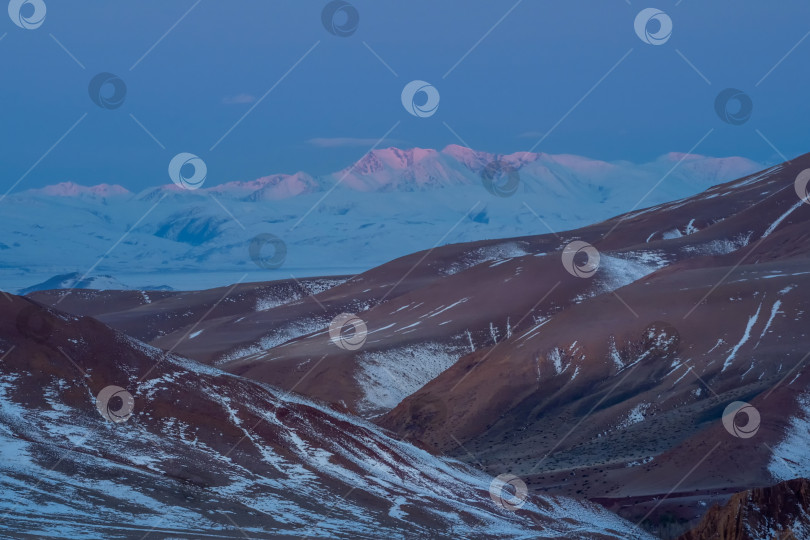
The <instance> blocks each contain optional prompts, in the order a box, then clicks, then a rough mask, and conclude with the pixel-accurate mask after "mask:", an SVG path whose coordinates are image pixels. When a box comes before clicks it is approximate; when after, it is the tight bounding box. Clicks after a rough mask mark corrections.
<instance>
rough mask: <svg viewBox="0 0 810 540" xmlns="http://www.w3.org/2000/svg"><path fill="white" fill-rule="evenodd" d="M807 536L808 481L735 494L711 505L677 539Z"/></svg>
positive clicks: (809, 518)
mask: <svg viewBox="0 0 810 540" xmlns="http://www.w3.org/2000/svg"><path fill="white" fill-rule="evenodd" d="M804 538H810V480H808V479H806V478H796V479H794V480H788V481H786V482H782V483H779V484H776V485H775V486H770V487H764V488H755V489H749V490H747V491H742V492H740V493H735V494H734V495H732V496H731V499H729V501H728V502H727V503H726V504H724V505H717V506H714V507H712V508H711V509H710V510H709V511H708V512H707V513H706V515H705V516H704V517H703V520H701V522H700V524H699V525H698V526H697V527H695V528H694V529H692V530H691V531H689V532H688V533H686V534H684V535H683V536H680V537H679V538H678V540H709V539H712V540H760V539H763V540H765V539H767V540H802V539H804Z"/></svg>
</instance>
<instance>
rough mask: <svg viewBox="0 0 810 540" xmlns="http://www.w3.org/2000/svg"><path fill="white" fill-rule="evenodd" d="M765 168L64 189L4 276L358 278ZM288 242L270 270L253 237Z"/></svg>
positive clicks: (13, 248) (155, 283) (421, 159)
mask: <svg viewBox="0 0 810 540" xmlns="http://www.w3.org/2000/svg"><path fill="white" fill-rule="evenodd" d="M760 169H762V166H761V165H759V164H757V163H754V162H752V161H750V160H747V159H744V158H738V157H732V158H711V157H705V156H699V155H692V154H677V153H671V154H667V155H664V156H662V157H661V158H659V159H657V160H655V161H653V162H650V163H645V164H633V163H630V162H625V161H618V162H605V161H599V160H594V159H588V158H584V157H579V156H573V155H549V154H542V153H526V152H523V153H514V154H509V155H501V154H492V153H487V152H481V151H475V150H472V149H469V148H465V147H461V146H457V145H450V146H448V147H446V148H444V149H443V150H441V151H437V150H432V149H421V148H413V149H408V150H402V149H397V148H387V149H377V150H372V151H370V152H369V153H367V154H366V155H365V156H364V157H363V158H362V159H361V160H360V161H358V162H357V163H355V164H353V165H351V166H350V167H347V168H346V169H344V170H341V171H337V172H335V173H333V174H330V175H325V176H321V177H313V176H310V175H309V174H307V173H304V172H298V173H295V174H289V175H288V174H276V175H270V176H266V177H263V178H259V179H256V180H252V181H249V182H228V183H224V184H220V185H217V186H213V187H210V188H207V187H203V188H202V189H198V190H193V191H188V190H184V189H182V188H180V187H178V186H176V185H174V184H170V185H166V186H160V187H155V188H150V189H146V190H143V191H141V192H139V193H131V192H129V191H128V190H126V189H125V188H123V187H121V186H116V185H108V184H100V185H96V186H91V187H87V186H80V185H77V184H74V183H69V182H65V183H60V184H55V185H52V186H48V187H45V188H39V189H32V190H28V191H23V192H18V193H12V194H11V195H9V196H8V197H6V198H5V200H3V201H2V202H0V204H2V205H3V206H4V207H3V212H2V213H1V214H0V230H2V231H3V232H2V234H0V266H2V268H3V272H4V285H5V286H6V287H7V288H9V289H11V290H15V291H22V290H30V289H32V288H49V287H50V285H48V284H47V283H46V282H48V280H51V279H53V278H54V277H55V276H61V275H65V274H74V273H75V274H78V278H77V279H76V282H79V283H80V284H81V282H83V281H85V280H87V279H92V278H95V277H98V276H105V275H106V276H112V277H113V278H114V279H116V280H118V281H119V282H120V283H121V285H122V286H124V287H130V288H143V287H147V286H148V287H149V288H156V287H171V288H175V289H199V288H207V287H214V286H217V285H224V284H227V283H233V282H236V281H239V280H240V279H245V280H248V281H249V280H254V281H256V280H268V279H286V278H289V277H290V275H293V276H295V277H296V278H301V277H306V276H317V275H325V274H349V275H354V274H357V273H359V272H362V271H365V270H368V269H369V268H372V267H374V266H377V265H380V264H383V263H384V262H386V261H389V260H391V259H394V258H397V257H400V256H403V255H406V254H408V253H413V252H415V251H419V250H422V249H428V248H431V247H433V246H438V245H444V244H448V243H453V242H462V241H473V240H480V239H494V238H505V237H511V236H519V235H528V234H540V233H544V232H548V230H549V228H551V229H552V230H554V231H557V230H564V229H572V228H576V227H579V226H584V225H587V224H589V223H592V222H594V221H598V220H601V219H607V218H609V217H610V216H613V215H616V214H618V213H621V212H626V211H629V210H631V209H633V208H636V207H645V206H649V205H652V204H658V203H662V202H667V201H671V200H675V199H678V198H682V197H686V196H689V195H693V194H695V193H698V192H700V191H701V190H703V189H706V188H708V187H709V186H711V185H715V184H717V183H720V182H722V181H727V180H731V179H734V178H738V177H741V176H745V175H748V174H751V173H753V172H755V171H757V170H760ZM261 234H272V235H274V236H275V237H277V238H279V239H280V240H281V241H283V242H284V243H285V245H286V258H285V260H284V261H283V264H282V265H281V266H280V267H278V268H270V269H268V268H260V267H259V266H257V265H256V264H254V262H253V260H252V259H251V256H250V245H251V241H252V240H253V239H254V238H256V237H257V236H258V235H261Z"/></svg>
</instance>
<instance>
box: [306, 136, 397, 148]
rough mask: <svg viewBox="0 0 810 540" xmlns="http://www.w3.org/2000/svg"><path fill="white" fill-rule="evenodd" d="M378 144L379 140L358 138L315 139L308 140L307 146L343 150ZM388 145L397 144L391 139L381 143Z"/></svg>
mask: <svg viewBox="0 0 810 540" xmlns="http://www.w3.org/2000/svg"><path fill="white" fill-rule="evenodd" d="M378 142H379V139H364V138H359V137H316V138H314V139H309V140H308V141H307V144H309V145H312V146H317V147H318V148H345V147H354V146H374V145H375V144H377V143H378ZM383 142H384V143H388V144H397V141H395V140H393V139H386V140H385V141H383Z"/></svg>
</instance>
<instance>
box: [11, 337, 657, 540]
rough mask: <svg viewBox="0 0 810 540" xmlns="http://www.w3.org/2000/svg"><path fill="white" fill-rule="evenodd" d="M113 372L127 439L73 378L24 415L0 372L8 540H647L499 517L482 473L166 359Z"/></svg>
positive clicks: (613, 524) (557, 514) (569, 505)
mask: <svg viewBox="0 0 810 540" xmlns="http://www.w3.org/2000/svg"><path fill="white" fill-rule="evenodd" d="M119 339H120V340H122V342H123V343H124V344H128V345H130V346H132V347H134V348H136V349H138V350H140V351H141V352H143V353H146V354H147V355H149V356H150V357H151V359H152V360H153V361H155V362H157V361H158V359H159V358H160V353H159V352H158V351H157V350H156V349H152V348H151V347H148V346H146V345H143V344H140V343H138V342H134V341H132V340H130V339H129V338H124V337H120V338H119ZM3 352H4V353H5V352H8V351H3ZM11 354H13V351H11ZM122 369H123V371H122V374H120V375H119V376H120V377H121V378H122V379H124V378H127V377H128V379H129V380H128V381H125V380H121V381H120V382H121V383H123V384H124V385H126V386H128V387H130V388H137V391H135V392H133V395H134V399H135V415H134V416H133V418H131V419H130V420H129V421H128V422H126V423H124V424H113V423H110V422H107V421H106V420H104V419H102V418H101V416H100V415H99V414H98V413H97V412H96V411H95V404H94V396H93V395H92V394H91V392H90V391H89V388H88V387H87V386H86V385H85V380H84V379H81V377H79V376H77V378H79V379H81V380H73V381H71V380H63V379H55V378H52V379H51V380H50V382H48V383H46V384H44V385H43V386H42V388H41V391H42V394H41V396H35V397H37V399H35V400H34V401H33V402H34V403H40V405H38V406H34V405H32V403H31V402H30V401H27V400H28V398H26V397H21V394H20V392H19V389H20V388H21V387H22V385H24V384H25V382H26V380H27V379H28V378H29V377H30V374H29V373H26V372H20V373H11V372H4V373H3V375H2V377H1V378H0V453H1V454H2V459H0V531H3V533H2V534H19V533H20V532H26V533H28V534H32V535H35V536H37V537H72V538H98V537H104V538H127V537H133V536H135V537H139V538H140V537H143V536H144V535H146V533H147V532H149V531H153V532H152V533H150V534H153V535H154V537H181V538H183V537H189V535H191V536H193V537H208V536H217V537H222V536H231V537H237V536H241V535H242V534H244V535H245V536H248V537H253V538H271V537H272V538H280V537H302V536H309V537H320V538H327V537H328V538H415V537H422V538H424V537H430V536H435V535H440V536H447V537H456V538H461V537H464V538H471V537H475V538H503V537H508V538H582V537H585V536H588V537H593V536H595V535H599V534H603V535H605V536H604V537H605V538H623V539H624V538H638V539H641V538H648V536H647V535H645V534H644V533H642V532H640V531H638V530H636V529H634V528H633V527H632V526H630V525H629V524H627V523H626V522H623V521H622V520H621V519H619V518H618V517H616V516H615V515H613V514H611V513H609V512H607V511H606V510H604V509H602V508H601V507H598V506H596V505H591V504H587V503H578V502H575V501H573V500H567V499H557V498H546V499H543V500H537V501H534V500H529V501H527V502H526V504H525V505H524V506H523V508H522V511H521V512H520V513H512V512H509V511H507V510H504V509H502V508H500V507H499V506H497V505H495V503H493V502H492V500H491V499H490V498H489V497H488V494H487V492H488V489H489V484H490V481H491V479H490V478H489V477H486V476H484V475H483V474H482V473H478V472H475V471H473V470H472V469H470V468H468V467H466V466H464V465H462V464H460V463H457V462H454V461H451V460H447V459H441V458H436V457H434V456H432V455H430V454H428V453H427V452H424V451H422V450H419V449H417V448H415V447H413V446H411V445H409V444H407V443H403V442H399V441H396V440H394V439H391V438H388V437H387V436H385V435H384V434H383V433H382V432H381V430H380V429H379V428H377V427H376V426H374V425H372V424H370V423H367V422H364V421H362V420H358V419H357V418H354V417H351V416H348V415H343V414H340V413H337V412H335V411H333V410H331V409H329V408H326V407H324V406H320V405H317V404H315V403H312V402H309V401H307V400H305V399H303V398H300V397H293V396H281V395H280V394H279V393H278V391H276V390H274V389H272V388H270V387H267V386H263V385H259V384H256V383H253V382H249V381H246V380H243V379H239V378H237V377H233V376H230V375H226V374H224V373H222V372H220V371H218V370H216V369H214V368H208V367H204V366H201V365H199V364H196V363H193V362H190V361H186V360H184V359H181V358H177V357H173V358H169V359H167V360H164V361H163V363H162V364H161V367H160V369H159V370H157V371H156V372H155V373H154V375H153V378H151V379H149V380H146V381H145V382H143V383H141V384H140V385H139V384H138V382H137V378H138V377H137V375H136V374H135V373H136V371H137V370H132V369H130V368H127V367H126V366H122ZM95 372H96V370H94V369H92V368H90V369H88V370H87V373H86V378H87V380H92V379H93V378H94V377H97V376H98V375H97V374H96V373H95ZM126 373H129V375H128V376H127V375H126ZM82 389H84V394H86V395H85V398H83V399H82V398H79V399H78V400H77V398H76V395H77V394H76V392H77V391H78V392H79V394H81V393H82ZM40 397H41V400H39V398H40ZM37 400H39V401H37ZM24 402H25V404H23V403H24ZM68 402H73V403H74V404H75V406H68V405H66V403H68ZM43 404H44V405H43ZM536 523H542V530H537V526H536V525H535V524H536Z"/></svg>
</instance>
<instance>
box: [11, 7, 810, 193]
mask: <svg viewBox="0 0 810 540" xmlns="http://www.w3.org/2000/svg"><path fill="white" fill-rule="evenodd" d="M628 4H629V2H628ZM325 5H326V3H325V2H324V3H313V4H304V3H298V2H292V1H285V2H275V3H273V4H272V5H270V4H259V3H256V2H249V1H237V2H231V3H228V4H227V5H225V4H217V3H211V2H193V1H190V0H189V1H187V2H177V3H173V4H170V5H167V4H165V3H158V2H156V1H151V2H142V3H140V4H139V5H137V6H134V5H123V4H122V5H105V4H98V5H94V6H92V9H83V10H77V9H68V8H67V7H66V6H64V5H60V4H56V3H54V2H50V3H48V6H47V7H48V11H47V17H46V18H45V20H44V22H43V24H42V25H41V27H39V28H36V29H35V30H26V29H23V28H18V27H17V26H15V25H14V24H13V23H12V21H11V20H8V19H6V22H5V23H4V24H3V26H2V27H0V36H4V37H3V38H2V40H0V62H2V63H3V64H4V65H5V67H6V69H7V72H8V73H13V74H14V84H13V85H4V87H3V88H2V89H0V99H2V103H3V104H4V105H3V111H4V119H5V121H6V125H7V129H8V130H9V131H10V132H12V133H14V134H15V136H14V137H13V138H12V137H10V138H9V140H7V141H6V142H5V144H4V145H2V148H0V163H2V165H3V167H4V170H5V171H6V177H5V178H4V180H3V188H2V189H0V191H1V192H3V193H5V192H6V191H8V190H9V189H10V188H12V186H14V185H15V183H16V182H18V181H19V179H20V178H23V177H24V178H23V180H22V181H20V183H19V185H18V186H14V189H13V191H19V190H24V189H30V188H36V187H42V186H44V185H50V184H55V183H59V182H66V181H73V182H76V183H80V184H85V185H87V184H98V183H111V184H120V185H123V186H124V187H126V188H127V189H130V190H132V191H137V190H138V189H140V188H143V187H147V186H150V185H154V184H155V183H157V182H158V181H165V180H166V179H167V175H166V167H167V164H168V162H169V161H170V159H171V158H172V156H174V155H176V154H177V153H180V152H190V153H193V154H195V155H198V156H200V157H201V158H202V159H203V160H205V163H206V164H207V167H208V171H209V175H208V179H207V180H206V183H207V185H209V186H212V185H216V184H219V183H224V182H229V181H247V180H251V179H255V178H259V177H261V176H265V175H267V174H273V173H280V172H295V171H298V170H303V171H306V172H308V173H310V174H313V175H323V174H327V173H330V172H333V171H335V170H339V169H341V168H343V167H345V166H347V164H350V163H353V162H355V161H356V160H358V159H360V158H361V157H362V156H363V155H364V154H365V153H366V152H367V151H368V150H369V149H370V148H371V147H372V146H374V145H375V144H377V143H379V144H380V146H399V147H403V146H404V147H413V146H416V147H428V148H443V147H444V146H446V145H447V144H463V145H467V146H470V147H472V148H475V149H485V150H487V151H491V152H494V153H512V152H518V151H527V150H529V149H531V148H532V147H535V148H534V150H535V151H542V152H546V153H549V154H563V153H567V154H576V155H582V156H587V157H589V158H593V159H600V160H605V161H615V160H628V161H632V162H637V163H638V162H648V161H651V160H653V159H655V158H656V157H658V156H661V155H663V154H666V153H667V152H673V151H675V152H689V151H693V152H695V153H700V154H703V155H708V156H741V157H745V158H748V159H751V160H754V161H757V162H760V163H766V164H770V163H775V162H777V161H782V159H783V158H782V156H788V157H790V156H795V155H799V154H802V153H804V152H806V151H807V150H808V149H810V145H808V144H807V142H806V136H805V135H804V133H803V131H802V129H801V126H800V123H797V122H795V121H794V119H795V118H801V117H802V116H804V115H807V114H808V113H810V104H808V103H807V102H806V100H803V99H802V98H801V97H800V96H799V93H798V92H795V91H794V89H795V88H798V87H801V84H802V80H801V79H802V63H801V59H802V56H803V55H802V51H803V49H804V48H805V47H806V46H807V44H806V43H804V38H805V37H807V34H806V32H807V30H806V28H804V24H803V20H804V19H805V18H804V17H801V16H800V14H801V13H805V14H810V6H807V5H805V4H802V3H800V2H797V1H791V2H787V3H785V4H784V5H781V6H780V9H778V10H776V9H774V8H773V7H771V6H767V5H763V4H761V3H757V2H746V3H745V7H744V9H743V8H742V7H741V4H740V3H738V2H737V3H733V4H732V3H731V2H717V3H712V4H711V5H705V4H699V3H695V2H688V1H686V2H677V3H675V2H662V3H661V4H660V5H658V6H656V7H658V8H660V9H661V10H662V11H664V12H665V13H666V14H667V15H668V16H669V17H670V18H671V20H672V24H673V30H672V33H671V36H670V37H669V38H668V39H667V41H666V43H663V44H662V45H661V46H651V45H650V44H648V43H644V42H643V41H642V40H640V39H639V37H638V36H637V35H636V32H635V31H634V19H635V18H636V16H637V14H638V12H639V10H641V9H642V8H643V7H644V6H641V5H636V4H635V3H633V4H632V5H627V4H626V3H623V2H615V3H614V4H612V5H610V6H609V7H605V5H604V4H603V3H596V2H583V3H571V4H558V5H549V4H534V3H530V2H522V1H519V2H516V3H512V2H507V3H488V2H474V3H472V4H471V3H467V4H464V7H463V8H461V6H459V5H456V4H453V3H443V4H441V5H435V4H433V3H429V2H425V1H418V2H413V3H410V4H409V5H408V8H407V9H402V8H401V7H399V6H395V5H385V4H379V3H372V2H368V1H357V2H354V3H353V5H354V7H355V8H356V11H357V13H358V16H359V23H358V25H357V28H356V31H354V32H353V33H351V35H348V36H346V37H341V36H338V35H333V34H331V33H329V32H328V31H327V30H326V29H325V28H324V25H323V23H322V14H321V10H322V9H323V8H324V6H325ZM762 21H769V22H768V24H767V25H764V26H763V25H762ZM653 24H654V23H653ZM752 35H757V36H759V37H760V38H759V39H756V40H752V39H751V36H752ZM99 73H111V74H114V75H115V76H117V77H119V78H120V80H121V81H123V84H124V85H125V87H126V94H125V96H124V98H123V102H122V103H121V104H120V106H116V108H114V109H104V108H101V107H98V106H96V104H94V103H93V102H92V101H91V99H90V97H89V96H88V84H89V83H90V81H91V80H92V79H93V78H94V77H95V76H96V75H97V74H99ZM413 80H423V81H426V82H428V83H430V84H431V85H433V86H434V87H435V88H436V89H437V91H438V93H439V94H440V103H439V106H438V109H437V110H436V111H435V114H431V115H430V117H424V118H420V117H416V116H414V115H411V114H408V113H407V112H406V111H405V109H404V108H403V107H402V103H401V97H400V94H401V92H402V90H403V88H404V87H405V86H406V85H407V84H408V83H409V82H410V81H413ZM725 88H738V89H740V90H741V91H743V92H745V93H746V94H747V95H749V96H750V98H751V100H752V102H753V113H752V114H751V118H750V121H748V122H746V123H745V124H744V125H732V124H728V123H724V122H722V121H721V120H720V119H719V118H718V115H717V114H716V112H715V110H714V102H715V98H716V96H717V95H718V94H719V93H720V92H721V91H722V90H723V89H725ZM707 134H708V135H707ZM55 143H57V144H55ZM49 149H50V150H49ZM313 156H316V157H315V158H314V159H313ZM29 169H30V172H27V171H29Z"/></svg>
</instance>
